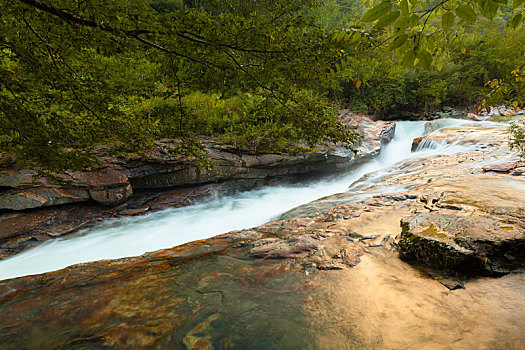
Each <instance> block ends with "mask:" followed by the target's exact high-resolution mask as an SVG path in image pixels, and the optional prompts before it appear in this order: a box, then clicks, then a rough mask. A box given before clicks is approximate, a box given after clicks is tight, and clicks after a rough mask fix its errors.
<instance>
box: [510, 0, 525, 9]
mask: <svg viewBox="0 0 525 350" xmlns="http://www.w3.org/2000/svg"><path fill="white" fill-rule="evenodd" d="M524 2H525V0H514V1H513V2H512V9H513V10H515V9H517V8H518V7H520V6H521V5H523V3H524Z"/></svg>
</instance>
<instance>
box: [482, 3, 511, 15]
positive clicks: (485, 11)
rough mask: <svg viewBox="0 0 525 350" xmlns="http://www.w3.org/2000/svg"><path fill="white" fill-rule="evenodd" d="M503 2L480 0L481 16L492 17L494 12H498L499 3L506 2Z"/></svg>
mask: <svg viewBox="0 0 525 350" xmlns="http://www.w3.org/2000/svg"><path fill="white" fill-rule="evenodd" d="M502 1H505V2H504V3H501V2H500V1H499V0H481V2H480V5H481V6H480V12H481V14H482V15H483V16H485V17H487V18H490V19H492V18H494V16H495V15H496V13H497V12H498V9H499V8H500V7H501V5H503V4H505V3H506V0H502Z"/></svg>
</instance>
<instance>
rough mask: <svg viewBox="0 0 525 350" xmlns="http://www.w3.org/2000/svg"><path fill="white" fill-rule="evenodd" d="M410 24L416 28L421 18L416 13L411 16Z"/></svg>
mask: <svg viewBox="0 0 525 350" xmlns="http://www.w3.org/2000/svg"><path fill="white" fill-rule="evenodd" d="M408 22H409V25H410V26H411V27H414V26H415V25H417V24H418V23H419V16H418V15H416V14H415V13H413V14H411V15H410V17H409V18H408Z"/></svg>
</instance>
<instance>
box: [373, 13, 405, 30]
mask: <svg viewBox="0 0 525 350" xmlns="http://www.w3.org/2000/svg"><path fill="white" fill-rule="evenodd" d="M399 15H400V12H399V10H395V11H392V12H390V13H389V14H387V15H386V16H384V17H381V18H380V19H379V21H377V23H376V24H375V26H374V27H376V28H382V27H386V26H388V25H390V24H392V23H393V22H394V21H395V20H396V19H397V18H398V17H399Z"/></svg>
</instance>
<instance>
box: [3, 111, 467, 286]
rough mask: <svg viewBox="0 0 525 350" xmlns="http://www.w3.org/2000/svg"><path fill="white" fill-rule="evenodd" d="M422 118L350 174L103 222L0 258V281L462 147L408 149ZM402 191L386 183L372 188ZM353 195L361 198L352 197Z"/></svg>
mask: <svg viewBox="0 0 525 350" xmlns="http://www.w3.org/2000/svg"><path fill="white" fill-rule="evenodd" d="M442 123H443V126H461V125H463V124H466V122H465V121H459V120H455V119H448V120H444V121H443V122H442ZM424 124H425V122H424V121H418V122H399V123H397V125H396V133H395V137H394V139H393V140H392V141H391V142H390V143H389V144H388V145H387V146H386V147H385V148H384V149H383V151H382V152H381V154H380V155H379V156H378V157H377V158H376V159H373V160H371V161H369V162H367V163H364V164H363V165H361V166H360V167H359V168H357V169H354V170H352V171H351V172H349V173H346V174H343V175H340V176H337V177H333V178H330V179H326V180H322V181H318V182H315V183H310V184H305V185H282V186H272V187H266V188H263V189H259V190H254V191H248V192H244V193H240V194H237V195H234V196H227V197H221V198H215V199H212V200H209V201H207V202H203V203H200V204H196V205H193V206H190V207H183V208H174V209H167V210H163V211H160V212H156V213H152V214H149V215H146V216H141V217H130V218H124V219H119V220H114V221H108V222H105V223H103V224H101V225H99V226H97V227H95V228H93V229H90V230H88V231H85V232H83V233H82V234H81V235H77V236H75V237H71V238H64V239H54V240H50V241H48V242H45V243H44V244H42V245H40V246H38V247H36V248H33V249H31V250H28V251H25V252H23V253H21V254H18V255H16V256H14V257H12V258H9V259H5V260H2V261H0V280H2V279H7V278H14V277H20V276H25V275H32V274H38V273H43V272H49V271H54V270H58V269H61V268H64V267H66V266H69V265H72V264H77V263H82V262H88V261H95V260H102V259H116V258H122V257H128V256H137V255H141V254H143V253H146V252H150V251H154V250H158V249H163V248H170V247H173V246H177V245H180V244H184V243H187V242H191V241H194V240H199V239H205V238H209V237H212V236H215V235H218V234H221V233H225V232H228V231H232V230H239V229H245V228H250V227H254V226H258V225H261V224H263V223H265V222H268V221H271V220H272V219H275V218H277V217H279V215H280V214H282V213H284V212H286V211H289V210H291V209H293V208H295V207H297V206H299V205H302V204H305V203H308V202H311V201H313V200H316V199H318V198H322V197H326V196H328V195H331V194H336V193H341V192H346V191H348V190H349V185H351V184H353V183H355V182H356V181H357V180H358V179H360V178H362V177H363V176H364V175H367V174H370V175H369V176H368V177H367V178H366V181H361V182H360V185H359V186H356V188H357V187H359V188H363V183H364V184H366V185H368V186H371V185H374V184H376V183H375V182H374V180H375V179H379V178H380V177H382V176H384V175H385V174H390V173H391V174H393V175H394V174H395V173H396V169H397V168H396V167H395V166H394V165H395V164H396V163H399V162H402V161H403V160H406V159H413V158H418V157H423V156H428V155H431V154H451V153H458V152H462V151H465V150H466V149H467V148H466V147H465V146H459V145H449V146H447V145H435V147H434V146H433V149H424V150H420V151H419V152H415V153H412V152H411V150H410V149H411V145H412V140H413V139H414V138H415V137H418V136H422V135H423V134H424ZM396 190H399V191H401V190H402V188H399V189H395V188H385V189H384V190H380V191H378V192H377V193H384V192H395V191H396ZM356 198H357V199H356V200H361V199H364V198H362V197H359V196H356Z"/></svg>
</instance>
